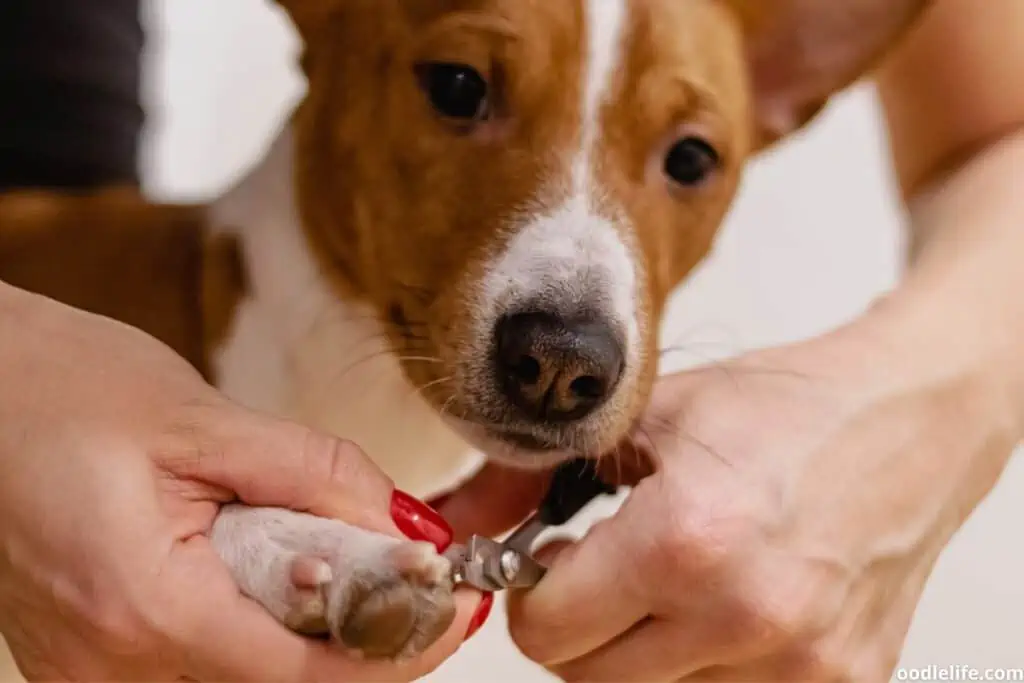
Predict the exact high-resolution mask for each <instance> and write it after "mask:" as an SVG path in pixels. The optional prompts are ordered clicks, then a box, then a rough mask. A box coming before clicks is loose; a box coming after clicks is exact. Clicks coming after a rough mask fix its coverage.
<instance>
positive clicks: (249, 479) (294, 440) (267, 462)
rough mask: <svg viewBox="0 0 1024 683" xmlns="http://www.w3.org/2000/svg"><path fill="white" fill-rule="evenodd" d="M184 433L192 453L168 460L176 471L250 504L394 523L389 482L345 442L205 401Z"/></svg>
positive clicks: (371, 523)
mask: <svg viewBox="0 0 1024 683" xmlns="http://www.w3.org/2000/svg"><path fill="white" fill-rule="evenodd" d="M190 436H191V438H193V439H194V441H195V442H196V443H195V444H194V446H195V447H196V448H197V449H198V457H190V458H188V459H179V460H178V461H176V462H173V463H171V464H170V465H169V469H172V470H173V471H174V473H175V474H177V475H179V476H185V477H191V478H194V479H199V480H201V481H205V482H207V483H210V484H214V485H217V486H220V487H223V488H226V489H228V490H230V491H231V492H233V493H234V494H236V495H237V497H238V498H239V499H240V500H241V501H242V502H244V503H247V504H249V505H266V506H274V507H285V508H289V509H291V510H297V511H301V512H311V513H313V514H317V515H321V516H330V517H338V518H342V519H345V520H346V521H348V522H350V523H352V524H356V525H358V526H363V527H365V528H370V529H376V530H384V529H385V528H386V529H389V530H390V529H393V527H391V525H390V523H389V517H388V511H389V506H390V502H391V498H392V493H393V490H394V486H393V484H392V482H391V480H390V479H389V478H388V477H387V476H386V475H385V474H384V473H383V472H382V471H381V470H380V469H379V468H378V467H377V466H376V465H375V464H374V463H373V462H372V461H371V460H370V459H369V458H368V457H367V456H366V455H365V454H364V453H363V452H362V450H360V448H359V447H358V446H356V445H355V444H352V443H351V442H347V441H344V440H342V439H338V438H335V437H333V436H331V435H328V434H324V433H321V432H318V431H316V430H312V429H309V428H307V427H304V426H302V425H299V424H296V423H294V422H290V421H288V420H281V419H277V418H273V417H269V416H264V415H261V414H257V413H254V412H250V411H246V410H242V409H236V408H234V407H233V406H232V407H227V408H224V407H217V408H211V410H210V412H208V413H207V414H205V415H203V416H202V428H201V429H194V430H192V432H191V434H190ZM381 527H384V528H381Z"/></svg>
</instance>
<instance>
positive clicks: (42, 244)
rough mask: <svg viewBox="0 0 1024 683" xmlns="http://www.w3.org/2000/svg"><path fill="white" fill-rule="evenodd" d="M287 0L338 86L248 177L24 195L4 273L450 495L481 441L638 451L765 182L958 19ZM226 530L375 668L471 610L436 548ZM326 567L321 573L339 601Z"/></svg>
mask: <svg viewBox="0 0 1024 683" xmlns="http://www.w3.org/2000/svg"><path fill="white" fill-rule="evenodd" d="M281 1H282V4H283V5H284V6H285V8H286V10H288V11H289V13H290V15H291V17H292V19H293V20H294V22H295V24H296V26H297V27H298V30H299V32H300V34H301V35H302V37H303V38H304V40H305V44H306V52H305V55H304V63H303V66H304V69H305V72H306V74H307V76H308V82H309V90H308V95H307V97H306V98H305V101H304V102H303V103H302V104H301V106H300V108H299V109H298V110H297V112H296V113H295V115H294V117H293V119H292V120H291V121H290V122H289V123H288V125H287V126H286V128H285V129H284V130H283V131H282V132H281V134H280V136H279V137H278V138H277V140H276V141H275V142H274V144H273V146H272V148H271V149H270V150H269V153H268V154H267V155H266V157H265V159H264V160H263V162H262V163H261V164H260V165H259V166H258V167H257V168H256V169H254V170H253V171H252V172H251V173H250V175H249V176H248V177H247V178H246V179H245V180H244V181H243V182H242V183H241V184H240V185H238V186H237V187H236V188H235V189H234V190H233V191H231V192H229V193H228V194H227V195H226V196H225V197H223V198H222V199H221V200H219V201H217V202H216V203H214V204H213V205H212V206H209V207H203V208H198V207H191V208H189V207H153V206H149V205H147V204H146V203H145V202H144V201H143V200H141V199H139V198H138V197H134V196H132V195H131V194H130V193H129V194H127V195H126V194H124V193H120V192H116V191H115V192H109V193H101V194H100V195H98V196H90V197H66V198H56V197H53V196H49V195H39V194H36V195H24V196H12V197H8V198H6V199H3V200H0V225H2V226H3V227H2V230H0V277H3V278H4V279H6V280H8V281H9V282H11V283H13V284H16V285H20V286H23V287H26V288H28V289H33V290H36V291H40V292H42V293H45V294H49V295H51V296H54V297H55V298H58V299H62V300H65V301H67V302H69V303H72V304H75V305H78V306H81V307H83V308H87V309H89V310H93V311H96V312H100V313H104V314H107V315H111V316H113V317H117V318H121V319H122V320H125V321H126V322H129V323H132V324H136V325H138V326H139V327H142V328H143V329H146V330H147V331H149V332H151V333H152V334H154V335H156V336H157V337H159V338H161V339H162V340H164V341H165V342H167V343H168V344H170V345H171V346H173V347H174V348H175V349H177V350H178V351H179V352H180V353H182V354H184V355H185V356H186V357H187V358H189V359H190V360H192V361H193V362H194V363H195V364H196V365H197V366H198V367H199V368H200V369H202V370H203V371H204V372H205V373H206V374H207V376H208V377H209V378H210V379H211V381H213V382H215V383H216V384H217V385H218V386H219V387H220V388H222V389H223V390H224V391H225V392H227V393H228V394H229V395H231V396H233V397H234V398H236V399H237V400H239V401H241V402H243V403H246V404H248V405H250V406H253V407H255V408H259V409H263V410H268V411H272V412H274V413H278V414H283V415H287V416H289V417H292V418H295V419H297V420H300V421H303V422H306V423H309V424H311V425H314V426H316V427H320V428H323V429H327V430H330V431H331V432H334V433H336V434H338V435H341V436H343V437H346V438H349V439H351V440H353V441H355V442H357V443H359V444H360V445H361V446H362V447H363V448H364V449H365V450H366V451H367V452H368V453H369V454H370V456H371V457H373V458H374V459H375V460H376V461H377V462H378V463H379V464H380V465H381V466H382V467H383V468H384V470H385V471H386V472H387V473H388V474H390V475H391V476H392V477H393V478H394V479H395V480H396V482H397V483H398V485H399V486H400V487H402V488H404V489H406V490H410V491H412V492H414V493H417V494H420V495H424V494H428V493H432V492H434V491H437V490H438V489H441V488H444V487H445V486H448V485H450V484H451V483H452V481H453V480H454V479H455V478H457V477H458V476H459V475H460V474H461V473H463V472H464V471H465V470H466V468H467V467H469V466H471V465H472V464H473V453H474V449H475V450H476V451H479V452H482V453H484V454H486V456H487V457H490V458H495V459H500V460H501V461H503V462H505V463H508V464H511V465H516V466H522V467H536V466H540V465H547V464H551V463H554V462H556V461H558V460H560V459H564V458H567V457H570V456H573V455H578V454H596V453H600V452H602V451H604V450H607V449H608V448H610V447H612V446H613V445H614V444H615V443H616V442H617V441H619V440H620V439H621V438H622V437H623V435H624V434H625V432H626V431H627V430H628V428H629V427H630V425H631V423H632V422H633V421H634V420H635V419H636V418H637V415H638V413H639V411H640V410H641V408H642V406H643V405H644V403H645V400H646V399H647V396H648V392H649V389H650V386H651V383H652V381H653V378H654V375H655V371H656V364H657V363H656V361H657V353H656V339H657V331H658V325H659V321H660V318H661V315H662V311H663V309H664V306H665V303H666V300H667V298H668V296H669V294H670V292H672V290H673V288H675V287H676V286H677V285H678V284H680V283H681V282H682V281H683V279H684V278H685V277H686V275H687V273H689V272H690V270H691V269H692V268H693V267H694V266H695V265H696V264H697V263H698V262H699V261H700V260H701V258H702V257H703V256H704V255H705V254H706V252H707V251H708V249H709V247H710V245H711V244H712V241H713V237H714V234H715V231H716V229H717V228H718V226H719V224H720V222H721V221H722V218H723V216H724V215H725V213H726V211H727V209H728V207H729V204H730V201H731V199H732V197H733V195H734V193H735V191H736V188H737V185H738V182H739V178H740V175H741V169H742V168H743V166H744V163H745V162H746V160H747V159H749V158H750V157H751V156H752V155H753V154H754V153H756V152H757V151H758V150H760V149H761V148H763V147H764V146H765V145H767V144H769V143H771V142H773V141H775V140H777V139H779V138H780V137H783V136H785V135H787V134H789V133H790V132H792V131H794V130H796V129H797V128H799V127H800V126H801V125H802V124H804V123H805V122H806V121H808V120H809V119H810V118H811V117H812V116H813V115H814V114H815V113H816V112H817V111H818V110H819V109H820V108H821V107H822V105H823V104H824V102H825V101H826V99H827V98H828V97H829V96H830V95H831V94H832V93H834V92H836V91H838V90H840V89H841V88H844V87H845V86H847V85H849V84H850V83H851V82H853V81H854V80H856V79H857V78H859V77H860V76H861V75H863V74H864V73H866V72H867V70H868V69H869V68H871V67H872V66H873V64H874V63H875V61H876V60H877V59H879V58H880V57H881V56H882V55H883V53H884V51H885V50H886V48H887V47H888V46H890V45H891V44H892V43H893V42H894V41H895V40H896V39H897V38H898V37H899V36H900V35H901V33H902V32H903V31H905V30H906V29H908V27H909V26H910V25H911V24H912V23H913V20H914V19H915V18H916V17H917V16H918V15H919V14H920V12H921V10H922V9H923V8H924V7H925V6H926V5H927V2H926V1H925V0H845V1H843V2H839V1H837V0H749V1H745V0H281ZM213 538H214V541H215V543H216V544H217V545H218V548H219V550H220V552H221V554H222V556H223V557H224V559H225V561H226V562H227V563H228V564H229V565H230V566H231V568H232V570H233V572H234V575H235V577H236V579H237V580H238V582H239V584H240V586H241V588H242V590H243V591H245V592H246V593H247V594H248V595H250V596H251V597H253V598H254V599H256V600H258V601H259V602H261V603H262V604H263V605H264V606H265V607H266V608H267V609H268V610H270V611H271V612H273V614H274V615H275V616H277V617H278V618H279V619H281V620H282V621H284V622H285V623H287V624H289V625H290V626H292V627H293V628H296V629H299V630H303V629H306V628H310V627H312V625H313V623H314V622H325V623H326V625H327V626H328V627H329V628H330V630H331V632H332V633H333V634H334V635H335V636H337V637H338V638H339V640H340V641H341V642H342V643H343V644H344V645H346V646H348V647H350V648H353V649H356V650H359V651H361V652H362V653H363V654H364V655H367V656H375V657H401V656H408V655H412V654H415V653H417V652H419V651H421V650H422V649H423V648H424V647H426V646H427V645H429V644H430V643H431V642H432V641H433V640H434V639H435V638H436V636H437V635H438V634H439V633H440V632H441V631H442V630H443V629H444V628H445V627H446V626H447V625H448V623H450V620H451V618H452V600H451V590H452V589H451V585H450V583H449V581H448V579H447V574H448V565H447V561H446V560H444V559H443V558H441V557H440V556H438V555H437V554H436V553H435V551H434V550H433V549H432V548H430V547H426V546H423V545H421V544H410V543H406V542H403V541H399V540H394V539H391V538H387V537H384V536H380V535H377V534H373V533H369V532H366V531H362V530H359V529H356V528H353V527H351V526H348V525H346V524H343V523H340V522H336V521H330V520H324V519H318V518H313V517H309V516H306V515H299V514H295V513H291V512H287V511H283V510H276V509H252V508H246V507H242V506H230V507H228V508H225V510H224V511H223V513H222V514H221V516H220V518H219V520H218V522H217V524H216V527H215V529H214V533H213ZM297 557H310V558H320V559H317V560H316V562H319V563H320V564H318V565H317V572H318V574H319V575H320V576H321V579H322V582H323V585H322V588H323V593H322V597H323V600H322V601H318V602H317V605H313V606H311V605H309V604H300V603H301V601H300V600H299V599H298V598H296V597H295V596H296V595H297V593H296V591H295V590H294V587H293V586H292V584H291V578H290V577H291V571H290V567H291V563H292V562H293V561H295V558H297ZM310 609H312V611H310ZM395 609H398V610H399V611H400V612H404V613H405V614H406V615H407V617H408V618H407V619H406V623H407V628H405V627H403V628H402V629H400V631H401V632H396V631H395V629H394V628H390V629H389V627H387V626H386V624H387V623H394V622H388V621H387V619H388V612H389V611H392V612H393V610H395Z"/></svg>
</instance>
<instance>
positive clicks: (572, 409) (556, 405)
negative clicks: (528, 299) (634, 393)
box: [495, 312, 623, 422]
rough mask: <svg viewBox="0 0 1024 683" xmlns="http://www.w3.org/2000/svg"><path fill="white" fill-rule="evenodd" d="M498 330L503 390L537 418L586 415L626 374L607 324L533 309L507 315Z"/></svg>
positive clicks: (615, 338)
mask: <svg viewBox="0 0 1024 683" xmlns="http://www.w3.org/2000/svg"><path fill="white" fill-rule="evenodd" d="M495 333H496V336H497V339H496V349H497V354H496V356H497V370H498V379H499V382H500V383H501V387H502V390H503V392H504V393H505V395H506V396H507V397H508V400H509V401H511V402H512V404H513V405H515V406H516V407H518V408H519V409H520V410H522V411H523V412H524V413H526V414H527V415H528V416H529V417H531V418H533V419H535V420H544V421H549V422H568V421H572V420H579V419H581V418H583V417H584V416H586V415H587V414H589V413H590V412H592V411H593V410H595V409H596V408H597V407H598V406H600V405H601V404H602V403H604V401H605V400H606V399H607V398H608V397H609V396H610V395H611V394H612V392H613V391H614V390H615V385H616V384H618V382H619V377H620V375H621V374H622V364H623V358H622V344H621V342H620V341H619V338H618V336H617V335H616V334H615V331H614V330H613V329H612V328H611V327H610V326H609V325H608V324H607V323H603V322H600V321H596V320H593V319H580V320H566V319H563V318H561V317H559V316H556V315H552V314H548V313H543V312H529V313H519V314H516V315H510V316H505V317H504V318H502V319H501V320H500V321H499V322H498V325H497V328H496V330H495Z"/></svg>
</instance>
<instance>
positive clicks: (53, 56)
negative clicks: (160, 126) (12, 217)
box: [0, 0, 145, 190]
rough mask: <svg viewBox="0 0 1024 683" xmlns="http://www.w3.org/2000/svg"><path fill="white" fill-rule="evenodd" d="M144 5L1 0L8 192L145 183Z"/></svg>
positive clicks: (0, 95)
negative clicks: (141, 153) (141, 170)
mask: <svg viewBox="0 0 1024 683" xmlns="http://www.w3.org/2000/svg"><path fill="white" fill-rule="evenodd" d="M140 4H141V0H0V190H4V189H11V188H16V187H50V188H75V189H79V188H81V189H84V188H90V187H95V186H98V185H104V184H110V183H132V184H136V183H138V179H139V174H138V165H137V164H138V159H137V157H138V146H139V135H140V133H141V131H142V125H143V122H144V115H143V109H142V104H141V99H140V98H141V93H140V76H141V70H142V50H143V46H144V42H145V40H144V38H145V36H144V32H143V28H142V22H141V18H140Z"/></svg>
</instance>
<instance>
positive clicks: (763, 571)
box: [510, 0, 1024, 681]
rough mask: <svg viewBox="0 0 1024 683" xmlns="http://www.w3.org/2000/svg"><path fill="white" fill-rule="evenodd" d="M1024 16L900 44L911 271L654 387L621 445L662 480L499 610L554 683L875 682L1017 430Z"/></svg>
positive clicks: (942, 10)
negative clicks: (895, 282) (638, 424)
mask: <svg viewBox="0 0 1024 683" xmlns="http://www.w3.org/2000/svg"><path fill="white" fill-rule="evenodd" d="M1022 19H1024V15H1022V10H1021V6H1020V4H1019V3H1010V2H1000V3H988V4H986V5H985V7H984V8H979V7H978V6H977V5H976V4H971V3H969V2H965V1H963V0H939V2H938V6H937V7H936V8H934V10H933V12H932V14H931V15H930V16H928V17H927V18H926V19H925V21H924V23H923V24H922V25H921V26H920V27H919V28H918V29H917V31H916V32H915V33H914V34H913V35H912V36H911V38H910V40H909V41H908V42H907V43H906V44H905V45H904V46H903V47H901V49H900V50H899V51H898V52H897V53H895V54H893V55H892V56H891V58H890V60H889V61H888V63H887V64H886V65H885V66H884V68H883V69H882V72H881V75H880V79H879V80H880V84H881V90H882V94H883V97H884V102H885V105H886V110H887V117H888V119H889V122H890V127H891V130H892V136H893V154H894V159H895V162H896V165H897V168H898V173H899V177H900V179H901V185H902V187H903V190H904V193H905V195H906V198H907V208H908V218H909V223H910V229H911V231H912V236H913V239H912V241H913V244H914V248H913V251H912V258H911V259H910V262H909V265H908V269H907V272H906V274H905V277H904V278H903V280H902V282H901V283H900V285H899V286H898V287H897V288H896V289H895V290H894V291H893V292H891V293H889V294H888V295H886V296H885V297H883V298H882V299H881V300H879V301H878V302H876V304H875V305H874V306H872V307H871V308H870V310H868V311H866V312H865V313H864V314H863V315H862V316H861V317H860V318H858V319H857V320H855V321H853V322H852V323H850V324H849V325H846V326H844V327H843V328H841V329H839V330H836V331H834V332H831V333H828V334H826V335H824V336H822V337H819V338H817V339H812V340H808V341H804V342H800V343H796V344H792V345H789V346H786V347H782V348H777V349H771V350H767V351H762V352H758V353H754V354H750V355H747V356H744V357H741V358H738V359H735V360H734V361H731V362H729V363H726V364H725V365H724V366H723V367H717V368H712V369H698V370H695V371H691V372H686V373H680V374H678V375H673V376H669V377H666V378H663V379H662V380H661V382H660V383H659V386H658V387H657V389H656V391H655V395H654V397H653V399H652V402H651V405H650V407H649V409H648V411H647V413H646V420H645V424H644V427H645V429H644V430H641V431H638V432H637V433H636V434H635V435H634V438H635V439H636V441H637V442H638V443H639V447H640V449H641V450H643V451H644V452H645V453H647V454H648V455H649V456H651V457H652V458H653V459H654V460H655V461H656V463H657V466H658V471H657V472H656V473H655V474H654V475H652V476H651V477H649V478H648V479H646V480H644V481H643V482H641V483H640V484H639V485H638V486H637V487H636V488H635V489H634V491H633V492H632V494H631V496H630V497H629V499H628V500H627V502H626V503H625V505H624V506H623V508H622V509H621V510H620V511H619V512H618V513H617V514H616V515H615V516H614V517H613V518H611V519H609V520H607V521H605V522H602V523H600V524H598V525H597V526H595V527H594V528H593V529H592V530H591V531H590V532H589V533H588V535H587V536H586V537H585V538H584V540H583V541H582V542H580V543H578V544H574V545H568V546H560V547H559V548H556V549H552V562H553V564H552V569H551V571H550V572H549V574H548V575H547V577H546V578H545V580H544V581H543V582H542V583H541V584H540V585H538V586H537V588H536V589H535V590H533V591H531V592H528V593H525V594H522V595H518V596H515V598H514V599H513V600H512V601H511V602H510V626H511V631H512V634H513V637H514V638H515V639H516V641H517V643H518V644H519V646H520V647H521V648H522V649H523V651H524V652H525V653H526V654H527V655H528V656H530V657H531V658H533V659H535V660H537V661H540V662H542V663H544V664H545V665H546V666H548V667H549V668H550V669H551V670H552V671H554V672H555V673H557V674H558V675H559V676H561V677H563V678H565V679H566V680H619V681H622V680H646V681H652V680H694V681H698V680H699V681H727V680H728V681H736V680H745V681H767V680H780V681H791V680H807V681H830V680H858V681H859V680H865V681H880V680H887V679H888V677H889V675H890V674H891V671H892V669H893V667H894V666H895V665H896V662H897V660H898V657H899V653H900V649H901V648H902V643H903V639H904V637H905V635H906V632H907V629H908V628H909V625H910V622H911V619H912V617H913V614H914V611H915V608H916V606H917V603H918V600H919V599H920V596H921V592H922V590H923V587H924V585H925V583H926V581H927V578H928V576H929V574H930V572H931V569H932V567H933V566H934V563H935V561H936V559H937V558H938V557H939V555H940V554H941V552H942V551H943V549H944V547H945V545H946V544H947V543H948V541H949V539H950V538H951V536H952V535H953V534H954V533H955V531H956V530H957V529H958V528H959V527H960V526H961V525H962V524H963V522H964V520H965V519H966V518H967V517H968V516H969V515H970V514H971V512H972V510H973V509H974V508H975V506H976V505H977V504H978V502H979V501H980V500H981V499H982V498H983V497H984V496H985V495H986V494H987V493H988V492H989V491H990V490H991V488H992V486H993V485H994V484H995V482H996V481H997V479H998V477H999V475H1000V474H1001V472H1002V470H1003V467H1004V466H1005V463H1006V462H1007V459H1008V458H1009V456H1010V453H1011V451H1012V448H1013V446H1014V445H1015V444H1016V443H1017V441H1018V440H1019V439H1020V437H1021V416H1022V413H1024V401H1022V394H1021V377H1022V375H1021V369H1022V368H1024V353H1022V351H1021V346H1020V343H1019V340H1020V339H1021V338H1022V335H1021V333H1022V332H1024V330H1021V328H1020V326H1021V324H1022V323H1024V311H1020V310H1018V307H1019V306H1021V303H1020V297H1019V296H1017V292H1019V291H1020V284H1021V283H1020V282H1018V279H1019V278H1021V277H1022V275H1021V269H1020V267H1019V260H1020V254H1021V249H1020V248H1021V247H1022V246H1024V244H1022V242H1021V240H1022V239H1024V235H1022V231H1021V229H1020V228H1021V225H1022V223H1024V203H1022V201H1021V198H1020V192H1019V187H1020V178H1021V174H1022V169H1024V139H1022V135H1021V133H1020V125H1021V122H1022V117H1024V101H1022V98H1021V89H1020V88H1019V86H1014V85H1013V82H1014V80H1015V79H1014V78H1013V73H1012V72H1013V71H1016V70H1017V65H1019V64H1020V63H1021V59H1022V56H1024V55H1022V51H1021V50H1022V48H1021V47H1020V43H1019V42H1018V36H1017V34H1018V33H1019V27H1020V26H1021V25H1022ZM968 52H969V53H970V54H968ZM1016 80H1019V79H1016ZM1010 91H1012V92H1010ZM593 595H601V596H605V597H603V599H602V600H600V601H595V600H593V599H592V596H593ZM588 596H591V597H589V598H588Z"/></svg>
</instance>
